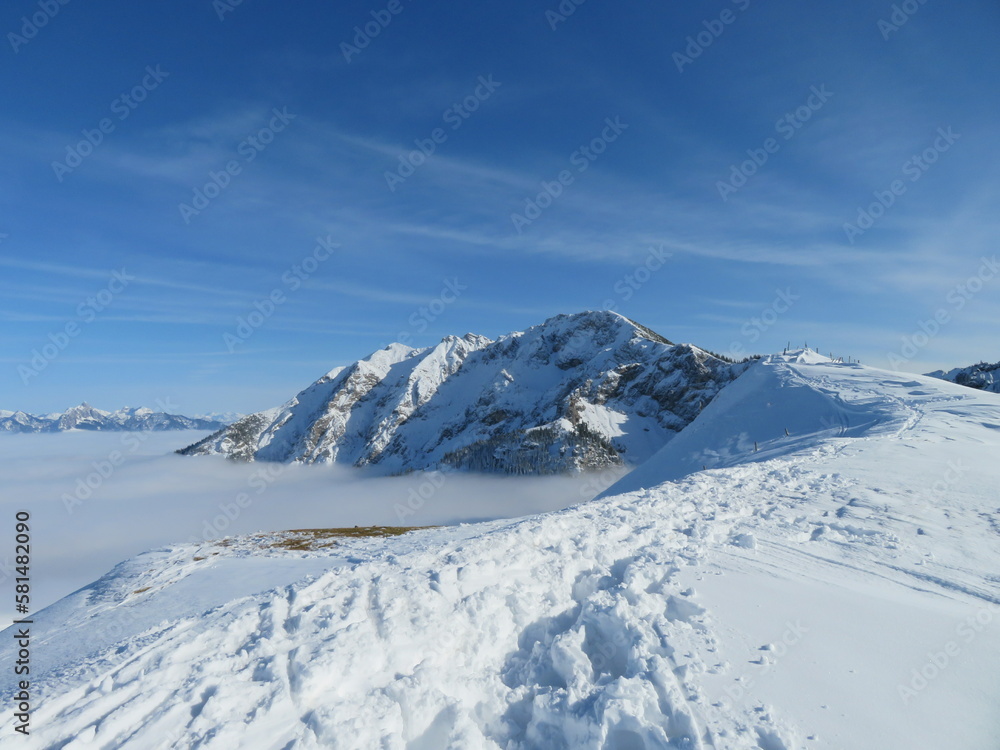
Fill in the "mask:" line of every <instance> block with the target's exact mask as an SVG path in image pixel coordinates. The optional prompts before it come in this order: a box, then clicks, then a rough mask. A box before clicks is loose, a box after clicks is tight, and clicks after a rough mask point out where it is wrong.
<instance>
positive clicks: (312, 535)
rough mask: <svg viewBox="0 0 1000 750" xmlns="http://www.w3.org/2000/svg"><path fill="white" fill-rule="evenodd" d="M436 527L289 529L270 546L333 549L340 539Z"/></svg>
mask: <svg viewBox="0 0 1000 750" xmlns="http://www.w3.org/2000/svg"><path fill="white" fill-rule="evenodd" d="M433 528H435V527H434V526H354V527H353V528H340V529H289V530H288V531H282V532H279V535H280V538H278V539H275V540H274V542H273V543H272V544H271V545H270V546H271V547H274V548H277V549H287V550H298V551H305V552H308V551H310V550H316V549H323V548H325V547H333V546H334V545H336V544H337V540H338V539H360V538H365V537H376V538H385V537H391V536H402V535H403V534H406V533H408V532H410V531H415V530H417V529H433Z"/></svg>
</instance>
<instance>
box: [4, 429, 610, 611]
mask: <svg viewBox="0 0 1000 750" xmlns="http://www.w3.org/2000/svg"><path fill="white" fill-rule="evenodd" d="M202 434H203V433H193V432H168V433H125V434H122V433H85V432H72V433H63V434H55V435H17V436H4V437H2V438H0V482H2V484H3V487H4V493H3V498H2V500H0V505H2V508H0V514H2V517H0V533H2V535H3V537H2V538H4V539H7V540H13V525H14V514H15V512H17V511H18V510H28V511H30V512H31V516H32V520H31V534H32V569H31V577H32V604H31V609H32V611H37V610H38V609H41V608H42V607H44V606H47V605H48V604H51V603H52V602H54V601H56V600H57V599H59V598H60V597H62V596H65V595H66V594H68V593H71V592H72V591H74V590H76V589H78V588H80V587H81V586H85V585H86V584H88V583H90V582H91V581H93V580H94V579H96V578H98V577H100V576H101V575H103V574H104V573H105V572H107V571H108V570H109V569H110V568H111V567H112V566H113V565H115V564H116V563H118V562H120V561H121V560H123V559H125V558H128V557H131V556H133V555H135V554H138V553H140V552H143V551H145V550H148V549H152V548H156V547H160V546H163V545H167V544H171V543H175V542H186V541H194V540H202V539H210V538H219V537H224V536H229V535H233V534H245V533H251V532H255V531H272V530H281V529H296V528H316V527H342V526H368V525H390V526H399V525H405V526H421V525H438V524H455V523H467V522H474V521H479V520H486V519H494V518H513V517H518V516H524V515H530V514H533V513H540V512H545V511H550V510H555V509H558V508H564V507H567V506H569V505H573V504H575V503H578V502H582V501H585V500H588V499H590V498H592V497H594V496H595V495H596V494H598V493H599V492H600V491H601V490H603V489H604V488H605V487H607V486H608V485H610V484H611V483H612V482H613V481H614V480H615V479H617V478H618V473H614V472H609V473H608V474H607V475H594V476H583V477H545V478H521V477H494V476H475V475H464V474H458V475H456V474H449V475H444V474H413V475H409V476H405V477H389V478H386V477H369V476H365V474H364V473H363V472H361V471H358V470H354V469H347V468H342V467H330V466H285V465H281V464H264V463H258V464H238V463H233V462H230V461H227V460H226V459H222V458H215V457H197V458H185V457H182V456H177V455H175V454H174V453H173V451H174V450H176V449H177V448H181V447H184V446H185V445H188V444H190V443H191V442H193V441H194V440H196V439H197V438H199V437H201V436H202ZM11 544H12V542H11ZM13 562H14V560H13V548H12V546H11V545H8V546H7V547H6V548H3V547H0V565H2V568H0V581H2V585H0V597H2V603H0V616H2V617H7V616H8V615H12V614H13V613H12V612H11V611H8V609H9V607H11V606H12V604H11V603H12V602H13V569H12V567H11V566H12V565H13Z"/></svg>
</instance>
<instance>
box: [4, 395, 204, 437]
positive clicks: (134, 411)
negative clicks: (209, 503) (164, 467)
mask: <svg viewBox="0 0 1000 750" xmlns="http://www.w3.org/2000/svg"><path fill="white" fill-rule="evenodd" d="M223 425H224V422H222V421H219V420H217V419H210V418H200V417H185V416H181V415H180V414H166V413H164V412H154V411H153V410H152V409H150V408H148V407H139V408H132V407H128V406H126V407H124V408H122V409H119V410H118V411H113V412H110V411H102V410H101V409H95V408H94V407H92V406H91V405H90V404H88V403H86V402H84V403H82V404H80V405H79V406H74V407H72V408H70V409H67V410H66V411H64V412H58V413H55V414H46V415H44V416H36V415H34V414H26V413H25V412H23V411H18V412H9V411H3V412H0V432H21V433H23V432H63V431H65V430H108V431H126V430H137V431H144V430H218V429H219V428H220V427H222V426H223Z"/></svg>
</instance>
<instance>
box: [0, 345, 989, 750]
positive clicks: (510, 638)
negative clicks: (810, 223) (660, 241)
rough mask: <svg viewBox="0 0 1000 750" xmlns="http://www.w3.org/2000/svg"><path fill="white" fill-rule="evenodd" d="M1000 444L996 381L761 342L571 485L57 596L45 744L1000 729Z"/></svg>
mask: <svg viewBox="0 0 1000 750" xmlns="http://www.w3.org/2000/svg"><path fill="white" fill-rule="evenodd" d="M786 431H787V433H788V434H787V435H786ZM755 443H756V448H755ZM998 447H1000V400H998V398H997V396H995V395H994V394H989V393H981V392H976V391H972V390H970V389H967V388H963V387H960V386H957V385H953V384H950V383H946V382H943V381H939V380H934V379H932V378H928V377H922V376H915V377H914V376H908V375H907V376H900V375H898V374H894V373H890V372H887V371H881V370H876V369H872V368H867V367H862V366H859V365H851V364H834V363H832V362H830V361H829V360H825V359H820V358H819V357H818V356H817V355H814V354H811V353H808V352H805V353H798V354H795V355H789V356H774V357H770V358H766V359H764V360H762V361H760V362H758V363H757V364H755V365H753V366H752V367H750V368H749V369H748V370H747V372H746V373H745V374H744V375H743V376H741V377H740V378H739V379H738V380H737V381H736V382H735V383H733V384H732V385H730V386H729V387H727V388H726V389H725V390H724V391H723V392H722V393H721V394H720V396H719V397H718V398H717V399H715V400H714V401H713V402H712V403H711V404H710V405H709V406H708V407H706V408H705V410H704V411H703V412H702V414H701V415H700V416H699V417H698V418H697V420H696V421H695V422H694V423H692V425H691V426H690V427H688V428H687V429H686V430H684V431H683V432H682V433H681V434H680V435H679V436H678V437H677V438H675V439H674V440H673V441H671V442H670V443H669V444H668V445H667V446H666V447H665V448H663V449H662V450H661V451H660V452H659V453H658V454H656V455H655V456H654V457H653V458H652V459H651V460H650V461H649V462H648V463H647V464H644V465H643V466H642V467H640V468H639V469H637V470H636V471H635V472H633V473H632V474H630V475H628V476H627V477H625V478H624V479H623V480H622V481H621V482H620V483H619V484H618V485H616V486H615V487H613V488H612V489H611V490H609V491H608V492H607V493H605V495H604V496H603V497H601V498H599V499H596V500H593V501H591V502H587V503H583V504H581V505H578V506H575V507H573V508H570V509H568V510H564V511H559V512H555V513H549V514H545V515H540V516H534V517H529V518H524V519H519V520H514V521H502V522H491V523H486V524H480V525H465V526H459V527H452V528H442V529H429V530H422V531H416V532H412V533H410V534H408V535H405V536H402V537H397V538H394V539H389V540H384V539H355V540H348V541H343V542H341V543H339V544H338V545H336V546H333V547H330V548H327V549H325V550H320V551H313V552H294V551H280V550H278V549H276V548H274V547H272V546H269V540H268V538H267V537H266V536H264V537H257V538H249V537H244V538H240V539H234V540H230V541H229V542H228V543H227V544H225V545H223V544H221V543H220V544H205V545H200V546H195V545H178V546H175V547H172V548H168V549H163V550H159V551H156V552H151V553H148V554H145V555H142V556H139V557H137V558H135V559H133V560H131V561H129V562H126V563H123V564H122V565H120V566H118V567H117V568H116V569H115V570H113V571H112V572H111V573H109V574H108V575H107V576H105V577H104V578H102V579H101V580H99V581H98V582H96V583H95V584H93V585H91V586H90V587H88V588H85V589H82V590H80V591H79V592H77V593H75V594H73V595H71V596H69V597H67V598H65V599H63V600H62V601H60V602H59V603H57V604H55V605H53V606H51V607H49V608H48V609H46V610H43V611H42V612H39V613H37V614H36V615H35V618H34V619H35V623H36V624H35V630H34V633H35V636H34V641H33V659H34V661H33V668H32V689H33V691H34V693H35V695H36V696H37V699H38V700H37V704H36V706H35V711H34V715H33V734H32V742H34V743H35V745H34V746H36V747H45V748H65V749H67V750H68V749H70V748H74V749H75V748H117V747H127V748H160V747H179V748H188V747H191V748H220V749H221V748H224V749H226V750H230V749H232V748H274V749H275V750H279V749H284V750H291V749H292V748H301V749H305V748H393V749H394V748H408V749H409V750H439V749H441V748H546V749H548V748H595V749H597V748H601V749H603V750H637V749H640V748H647V749H648V748H678V749H680V748H684V749H691V748H717V749H719V750H721V749H722V748H757V749H762V750H791V749H792V748H796V749H797V748H830V749H836V750H867V749H869V748H870V749H872V750H891V749H895V748H900V749H904V748H905V749H907V750H915V749H916V750H923V749H927V750H945V749H948V750H950V749H951V748H973V749H985V750H991V749H995V748H998V747H1000V669H997V663H998V662H997V654H1000V626H998V622H1000V607H998V602H1000V496H998V492H997V488H998V487H1000V461H998V460H997V457H998V454H997V450H998ZM703 467H706V468H704V469H703ZM6 635H7V637H6V638H4V639H3V644H4V645H3V653H2V661H3V665H2V674H3V675H4V678H5V679H9V675H11V673H12V670H11V669H10V662H11V660H12V659H13V658H14V656H13V652H12V650H11V645H10V644H11V643H12V638H10V634H9V632H8V633H7V634H6ZM11 692H12V691H11V689H10V685H9V684H8V685H7V686H5V699H7V700H9V698H10V696H11ZM7 705H10V704H9V702H8V703H7ZM12 735H13V728H12V724H11V722H10V721H5V722H4V724H3V728H2V729H0V744H4V743H6V744H9V745H10V746H11V747H13V746H15V743H14V741H13V740H12V739H11V738H12ZM17 746H25V745H24V743H21V744H19V745H17Z"/></svg>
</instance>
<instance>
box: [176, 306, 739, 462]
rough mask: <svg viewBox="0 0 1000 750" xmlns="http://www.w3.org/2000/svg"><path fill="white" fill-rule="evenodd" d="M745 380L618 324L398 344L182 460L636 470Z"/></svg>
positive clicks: (722, 365) (559, 322)
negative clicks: (417, 345) (211, 457)
mask: <svg viewBox="0 0 1000 750" xmlns="http://www.w3.org/2000/svg"><path fill="white" fill-rule="evenodd" d="M745 368H746V365H744V364H737V363H733V362H731V361H728V360H724V359H722V358H720V357H718V356H715V355H713V354H711V353H709V352H707V351H704V350H702V349H699V348H697V347H695V346H691V345H688V344H673V343H672V342H670V341H668V340H667V339H665V338H664V337H662V336H660V335H659V334H657V333H654V332H653V331H651V330H650V329H648V328H646V327H645V326H642V325H640V324H638V323H636V322H634V321H632V320H629V319H628V318H625V317H623V316H621V315H618V314H617V313H613V312H607V311H603V312H584V313H578V314H575V315H559V316H556V317H554V318H551V319H549V320H547V321H545V322H544V323H543V324H541V325H538V326H534V327H532V328H529V329H528V330H527V331H524V332H515V333H511V334H508V335H506V336H502V337H500V338H499V339H498V340H496V341H493V340H491V339H489V338H486V337H485V336H478V335H475V334H471V333H470V334H466V335H465V336H461V337H459V336H448V337H446V338H444V339H443V340H442V341H441V343H440V344H438V345H436V346H433V347H428V348H426V349H413V348H411V347H409V346H404V345H402V344H392V345H390V346H388V347H386V348H385V349H382V350H380V351H378V352H375V353H374V354H372V355H371V356H369V357H367V358H365V359H362V360H360V361H358V362H355V363H354V364H351V365H349V366H347V367H341V368H337V369H335V370H333V371H331V372H329V373H328V374H327V375H325V376H324V377H322V378H320V379H319V380H317V381H316V382H315V383H313V384H312V385H310V386H309V387H308V388H306V389H305V390H303V391H302V392H301V393H299V394H298V395H296V396H295V397H294V398H292V399H291V400H290V401H288V402H287V403H285V404H284V405H283V406H279V407H277V408H275V409H270V410H268V411H263V412H259V413H257V414H251V415H249V416H247V417H244V418H243V419H241V420H239V421H237V422H235V423H234V424H232V425H230V426H229V427H226V428H224V429H222V430H220V431H218V432H217V433H215V434H213V435H211V436H209V437H207V438H205V439H204V440H202V441H200V442H198V443H195V444H194V445H191V446H189V447H187V448H185V449H183V450H181V451H178V452H179V453H181V454H185V455H204V454H222V455H225V456H228V457H230V458H233V459H239V460H244V461H253V460H258V461H278V462H303V463H342V464H348V465H353V466H359V467H360V466H364V467H370V468H372V469H374V470H376V471H377V472H378V473H381V474H396V473H404V472H408V471H414V470H422V469H433V468H446V467H452V468H457V469H467V470H472V471H485V472H498V473H508V474H552V473H561V472H566V471H575V470H581V469H594V468H600V467H603V466H608V465H614V464H622V463H627V464H632V465H634V464H638V463H640V462H642V461H644V460H645V459H646V458H648V457H649V456H651V455H652V454H653V453H654V452H655V451H657V450H658V449H659V448H661V447H662V446H663V445H664V444H665V443H666V442H667V441H668V440H670V438H672V437H673V436H674V435H675V434H677V433H678V432H679V431H680V430H682V429H683V428H684V427H685V426H686V425H687V424H689V423H690V422H691V421H692V420H693V419H694V418H695V417H696V416H698V413H699V411H700V410H701V408H702V407H703V406H705V405H706V404H707V403H708V402H709V401H711V400H712V399H713V398H714V397H715V396H716V394H717V393H718V392H719V391H720V390H721V389H722V388H723V387H724V386H725V385H726V384H728V383H729V382H730V381H732V380H733V379H735V378H736V377H737V376H738V375H739V374H740V373H742V372H743V371H744V369H745Z"/></svg>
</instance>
